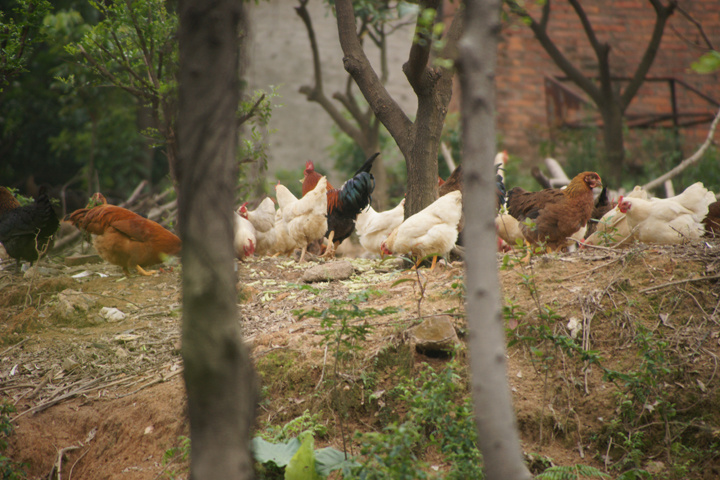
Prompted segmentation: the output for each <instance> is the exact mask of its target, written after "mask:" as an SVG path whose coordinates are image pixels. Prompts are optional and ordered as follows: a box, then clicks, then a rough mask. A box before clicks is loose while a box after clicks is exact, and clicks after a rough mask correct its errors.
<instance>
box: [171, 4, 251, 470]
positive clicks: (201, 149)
mask: <svg viewBox="0 0 720 480" xmlns="http://www.w3.org/2000/svg"><path fill="white" fill-rule="evenodd" d="M243 8H244V7H243V3H242V2H237V1H234V0H216V1H213V2H205V1H203V0H181V1H180V3H179V13H180V29H179V34H178V36H179V42H180V73H179V84H180V105H179V118H178V138H179V139H181V142H180V145H179V157H178V158H179V162H178V164H177V167H178V171H177V173H178V180H179V186H180V189H179V192H178V195H179V223H180V237H181V238H182V241H183V251H182V262H183V327H182V342H183V344H182V355H183V361H184V365H185V372H184V377H185V384H186V388H187V395H188V411H189V417H190V436H191V440H192V457H191V464H190V476H191V478H193V479H195V480H200V479H216V478H223V479H248V478H252V477H253V463H252V456H251V453H250V447H251V438H250V432H251V427H252V425H253V422H254V418H255V405H256V399H257V390H256V379H255V375H254V372H253V368H252V363H251V361H250V357H249V352H248V349H247V347H246V346H245V345H244V343H243V341H242V336H241V332H240V324H239V321H238V320H239V319H238V310H237V305H236V297H237V295H236V290H235V283H236V281H237V278H236V275H235V272H234V269H233V267H234V265H235V263H236V262H235V259H234V252H233V247H232V238H233V229H232V217H231V213H232V208H231V206H232V205H233V192H234V187H235V179H236V178H237V166H236V164H235V152H236V149H237V116H236V110H237V106H238V100H239V88H240V87H239V82H238V22H239V21H240V20H243V21H244V20H245V17H244V13H245V12H244V10H243Z"/></svg>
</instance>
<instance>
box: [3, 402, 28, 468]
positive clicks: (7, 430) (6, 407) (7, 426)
mask: <svg viewBox="0 0 720 480" xmlns="http://www.w3.org/2000/svg"><path fill="white" fill-rule="evenodd" d="M13 413H15V407H14V406H13V405H12V404H11V403H9V402H5V401H3V402H2V403H0V480H22V479H24V478H27V476H26V474H25V472H24V471H23V470H22V469H23V468H24V465H23V464H21V463H18V462H15V461H13V460H12V459H10V458H8V457H6V456H5V451H6V450H7V448H8V440H7V439H8V438H9V437H10V435H12V433H13V429H14V428H13V424H12V421H11V419H10V415H11V414H13Z"/></svg>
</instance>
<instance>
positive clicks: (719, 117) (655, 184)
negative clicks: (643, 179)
mask: <svg viewBox="0 0 720 480" xmlns="http://www.w3.org/2000/svg"><path fill="white" fill-rule="evenodd" d="M718 121H720V110H718V113H717V114H716V115H715V119H714V120H713V121H712V124H711V125H710V130H709V131H708V134H707V138H706V139H705V142H704V143H703V144H702V145H701V146H700V148H698V150H697V151H696V152H695V153H693V154H692V155H691V156H690V157H688V158H686V159H685V160H683V161H682V162H680V164H679V165H678V166H676V167H675V168H673V169H672V170H670V171H669V172H667V173H666V174H664V175H661V176H659V177H658V178H656V179H655V180H652V181H650V182H648V183H646V184H645V185H643V188H644V189H645V190H652V189H654V188H656V187H659V186H660V185H662V184H663V183H665V181H666V180H670V179H671V178H673V177H675V176H677V175H678V174H679V173H680V172H682V171H683V170H685V169H686V168H688V167H690V166H692V165H694V164H696V163H697V162H698V161H699V160H700V159H701V158H702V156H703V155H704V154H705V151H706V150H707V149H708V148H709V147H710V144H711V143H712V142H713V136H714V135H715V129H716V128H717V125H718Z"/></svg>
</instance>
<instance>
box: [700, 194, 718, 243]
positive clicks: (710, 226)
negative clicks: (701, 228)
mask: <svg viewBox="0 0 720 480" xmlns="http://www.w3.org/2000/svg"><path fill="white" fill-rule="evenodd" d="M703 224H704V225H705V236H706V237H717V236H720V202H713V203H711V204H710V206H708V214H707V216H706V217H705V220H703Z"/></svg>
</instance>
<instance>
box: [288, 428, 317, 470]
mask: <svg viewBox="0 0 720 480" xmlns="http://www.w3.org/2000/svg"><path fill="white" fill-rule="evenodd" d="M300 438H301V445H300V448H299V449H298V451H297V452H295V455H293V457H292V458H291V459H290V463H288V466H287V468H285V480H320V475H318V473H317V471H316V470H315V450H314V446H315V439H314V438H313V436H312V433H310V432H304V433H302V434H300Z"/></svg>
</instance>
